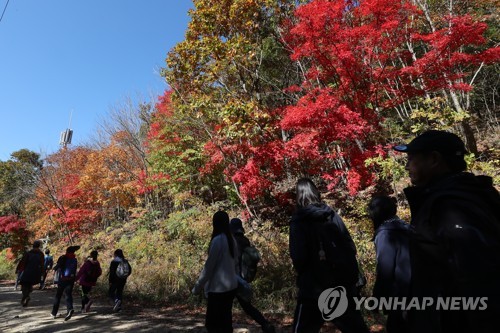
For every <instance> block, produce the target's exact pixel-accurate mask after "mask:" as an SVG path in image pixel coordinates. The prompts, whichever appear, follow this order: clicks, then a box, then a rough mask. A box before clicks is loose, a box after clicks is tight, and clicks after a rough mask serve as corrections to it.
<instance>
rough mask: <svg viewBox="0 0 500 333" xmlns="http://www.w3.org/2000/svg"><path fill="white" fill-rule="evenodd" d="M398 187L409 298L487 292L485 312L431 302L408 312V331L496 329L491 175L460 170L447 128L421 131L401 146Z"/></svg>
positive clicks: (499, 305) (498, 231)
mask: <svg viewBox="0 0 500 333" xmlns="http://www.w3.org/2000/svg"><path fill="white" fill-rule="evenodd" d="M394 149H395V150H397V151H400V152H404V153H407V154H408V162H407V165H406V170H408V171H409V176H410V179H411V181H412V183H413V185H415V186H414V187H409V188H407V189H405V194H406V197H407V199H408V203H409V204H410V210H411V214H412V221H411V223H412V225H413V227H414V228H415V236H414V237H413V238H412V240H411V246H410V253H411V270H412V283H411V292H412V296H415V297H419V298H420V299H422V298H423V297H432V298H434V299H436V298H437V297H444V298H446V297H448V298H449V297H460V299H461V300H462V297H464V298H467V297H468V298H475V299H476V300H477V298H482V297H484V298H487V309H486V310H474V311H473V310H466V309H465V308H464V307H462V309H461V310H453V311H451V310H443V309H437V308H434V309H433V310H429V309H428V310H426V311H413V312H412V313H410V323H411V326H412V331H413V332H430V333H432V332H454V333H457V332H496V331H497V330H498V327H497V326H498V318H499V316H500V284H499V281H500V255H499V253H500V221H499V220H500V196H499V194H498V191H497V190H496V189H495V188H494V187H493V185H492V179H491V178H489V177H485V176H475V175H473V174H471V173H467V172H464V170H465V169H466V163H465V160H464V155H465V153H466V150H465V146H464V143H463V141H462V140H461V139H460V138H459V137H458V136H457V135H455V134H452V133H449V132H444V131H427V132H425V133H423V134H422V135H420V136H418V137H416V138H415V139H414V140H412V141H411V142H410V143H409V144H407V145H399V146H395V147H394Z"/></svg>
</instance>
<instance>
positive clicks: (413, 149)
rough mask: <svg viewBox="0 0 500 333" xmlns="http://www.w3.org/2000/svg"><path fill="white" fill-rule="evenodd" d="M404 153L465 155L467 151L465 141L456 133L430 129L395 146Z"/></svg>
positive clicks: (395, 148)
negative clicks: (409, 140) (433, 152)
mask: <svg viewBox="0 0 500 333" xmlns="http://www.w3.org/2000/svg"><path fill="white" fill-rule="evenodd" d="M394 150H396V151H400V152H403V153H417V152H431V151H437V152H440V153H441V154H443V155H448V156H457V157H463V156H464V155H465V153H466V152H467V151H466V149H465V145H464V142H463V141H462V139H460V138H459V137H458V136H457V135H456V134H453V133H450V132H445V131H437V130H430V131H427V132H424V133H422V134H421V135H419V136H417V137H416V138H415V139H413V140H411V142H410V143H409V144H402V145H398V146H394Z"/></svg>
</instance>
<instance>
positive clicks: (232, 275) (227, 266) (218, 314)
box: [192, 211, 238, 333]
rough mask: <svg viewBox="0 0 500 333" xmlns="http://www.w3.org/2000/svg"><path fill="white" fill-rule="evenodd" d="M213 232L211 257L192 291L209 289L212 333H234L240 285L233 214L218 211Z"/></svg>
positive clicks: (208, 325) (207, 323)
mask: <svg viewBox="0 0 500 333" xmlns="http://www.w3.org/2000/svg"><path fill="white" fill-rule="evenodd" d="M212 224H213V231H212V239H211V241H210V246H209V251H208V258H207V261H206V262H205V266H204V267H203V271H202V272H201V274H200V277H199V278H198V281H197V282H196V284H195V286H194V288H193V290H192V293H193V294H195V295H198V294H200V293H201V290H202V289H204V290H205V296H206V297H207V300H208V301H207V313H206V316H205V327H206V328H207V331H208V333H232V332H233V312H232V311H233V299H234V296H235V295H236V288H237V287H238V280H237V276H236V274H237V272H236V264H237V251H238V249H237V245H236V244H235V243H236V242H235V240H234V238H233V236H232V234H231V231H230V229H229V215H227V213H226V212H224V211H218V212H216V213H215V214H214V216H213V221H212Z"/></svg>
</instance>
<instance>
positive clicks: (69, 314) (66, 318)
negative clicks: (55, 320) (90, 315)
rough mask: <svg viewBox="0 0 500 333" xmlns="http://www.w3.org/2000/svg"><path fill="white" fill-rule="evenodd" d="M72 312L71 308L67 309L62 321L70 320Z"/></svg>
mask: <svg viewBox="0 0 500 333" xmlns="http://www.w3.org/2000/svg"><path fill="white" fill-rule="evenodd" d="M73 312H75V310H73V309H71V310H69V311H68V314H67V315H66V317H64V321H67V320H70V319H71V316H72V315H73Z"/></svg>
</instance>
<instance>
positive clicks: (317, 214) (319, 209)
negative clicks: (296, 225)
mask: <svg viewBox="0 0 500 333" xmlns="http://www.w3.org/2000/svg"><path fill="white" fill-rule="evenodd" d="M334 215H335V211H334V210H333V209H332V208H330V207H329V206H328V205H327V204H325V203H321V204H314V205H309V206H307V207H304V208H299V209H298V210H297V212H296V213H295V218H297V219H298V220H299V221H303V222H306V223H307V222H316V223H324V222H327V221H330V220H331V218H332V217H333V216H334Z"/></svg>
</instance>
